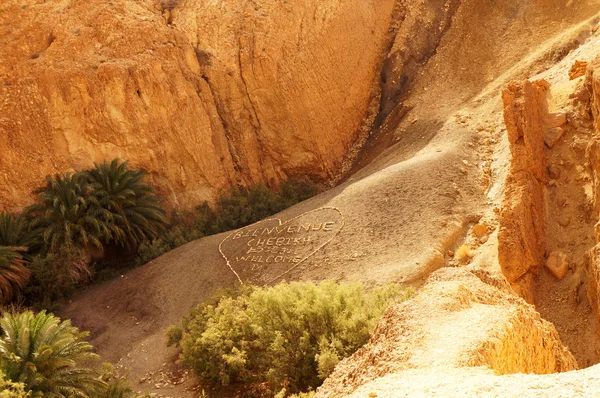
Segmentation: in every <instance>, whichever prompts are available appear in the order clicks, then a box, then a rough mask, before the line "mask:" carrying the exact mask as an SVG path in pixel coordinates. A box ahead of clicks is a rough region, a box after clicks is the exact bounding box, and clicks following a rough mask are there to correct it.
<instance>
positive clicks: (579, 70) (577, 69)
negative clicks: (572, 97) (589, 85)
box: [569, 60, 588, 80]
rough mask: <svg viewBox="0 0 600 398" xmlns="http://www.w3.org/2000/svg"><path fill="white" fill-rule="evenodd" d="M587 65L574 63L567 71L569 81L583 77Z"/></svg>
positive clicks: (585, 63)
mask: <svg viewBox="0 0 600 398" xmlns="http://www.w3.org/2000/svg"><path fill="white" fill-rule="evenodd" d="M587 65H588V63H587V62H585V61H579V60H577V61H575V63H574V64H573V66H571V70H569V80H575V79H577V78H578V77H581V76H584V75H585V70H586V69H587Z"/></svg>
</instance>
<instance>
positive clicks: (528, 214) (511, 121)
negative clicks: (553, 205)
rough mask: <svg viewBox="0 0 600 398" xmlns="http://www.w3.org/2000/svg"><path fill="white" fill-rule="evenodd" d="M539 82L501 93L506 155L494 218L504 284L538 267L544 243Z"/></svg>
mask: <svg viewBox="0 0 600 398" xmlns="http://www.w3.org/2000/svg"><path fill="white" fill-rule="evenodd" d="M546 88H547V86H546V85H545V83H544V82H534V83H531V82H529V81H525V82H523V83H511V84H510V85H509V86H508V88H506V89H505V90H504V92H503V93H502V100H503V102H504V120H505V123H506V131H507V135H508V141H509V147H510V152H511V155H512V157H511V165H510V171H509V175H508V177H507V179H506V192H505V194H504V195H505V196H504V202H503V205H502V212H501V214H500V230H499V232H498V261H499V263H500V266H501V267H502V272H503V273H504V275H505V276H506V279H508V281H509V282H511V283H512V282H515V281H516V280H518V279H519V278H521V277H522V276H523V275H525V274H526V273H527V272H528V271H529V270H530V269H532V268H537V267H539V266H541V265H542V263H543V260H544V249H545V245H544V238H545V232H544V230H545V217H546V213H545V199H544V193H545V184H546V179H547V178H546V166H545V156H544V154H545V146H544V137H545V128H544V125H543V117H542V115H543V113H544V111H545V109H544V108H545V90H546Z"/></svg>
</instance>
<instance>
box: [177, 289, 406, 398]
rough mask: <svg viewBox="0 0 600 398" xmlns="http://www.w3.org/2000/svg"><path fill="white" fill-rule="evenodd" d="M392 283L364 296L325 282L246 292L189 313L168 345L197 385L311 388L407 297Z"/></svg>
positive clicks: (299, 389)
mask: <svg viewBox="0 0 600 398" xmlns="http://www.w3.org/2000/svg"><path fill="white" fill-rule="evenodd" d="M409 295H410V292H409V291H403V290H401V288H400V287H399V286H398V285H387V286H385V287H381V288H376V289H374V290H371V291H366V290H365V289H364V288H363V287H362V285H360V284H357V283H342V284H338V283H335V282H332V281H324V282H321V283H319V284H314V283H311V282H295V283H289V284H288V283H282V284H279V285H277V286H274V287H268V288H248V289H247V290H246V291H244V292H243V293H242V294H240V295H238V296H237V297H236V296H230V295H228V296H225V297H223V298H222V299H220V300H219V301H218V302H217V303H216V304H204V305H200V306H198V307H197V308H195V309H194V310H193V311H192V312H191V313H190V315H189V316H187V317H185V318H184V319H183V322H182V329H181V330H180V331H178V330H177V329H176V328H170V329H169V331H168V337H169V343H174V342H177V340H178V339H180V341H179V344H180V346H181V348H182V355H181V359H182V361H183V363H184V364H186V365H187V366H189V367H190V368H192V369H193V371H194V372H195V374H196V375H197V376H198V377H199V378H200V379H202V380H204V381H208V382H211V383H215V384H221V385H228V384H230V383H265V382H267V383H269V385H270V386H271V388H272V391H275V392H277V391H280V390H281V389H282V388H285V389H286V391H289V392H292V393H295V392H301V391H306V390H308V389H310V388H316V387H317V386H319V385H320V384H321V383H322V381H323V380H324V379H325V378H326V377H327V376H328V375H329V374H330V373H331V371H332V370H333V368H334V367H335V365H336V364H337V363H338V362H339V361H340V360H341V359H343V358H346V357H348V356H349V355H351V354H352V353H354V352H355V351H356V350H357V349H358V348H359V347H361V346H362V345H364V344H365V343H366V342H367V341H368V339H369V334H370V332H371V331H372V329H373V327H374V325H375V323H376V321H377V320H378V319H379V317H380V316H381V315H382V314H383V311H384V310H385V308H387V307H388V306H389V305H390V304H391V303H393V302H398V301H401V300H403V299H406V298H407V297H409Z"/></svg>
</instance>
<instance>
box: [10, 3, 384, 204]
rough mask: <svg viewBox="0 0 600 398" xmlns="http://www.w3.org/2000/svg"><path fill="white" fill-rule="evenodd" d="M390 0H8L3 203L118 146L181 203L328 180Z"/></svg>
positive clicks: (364, 87)
mask: <svg viewBox="0 0 600 398" xmlns="http://www.w3.org/2000/svg"><path fill="white" fill-rule="evenodd" d="M394 3H395V2H394V1H393V0H384V1H375V0H369V1H364V0H352V1H345V2H342V3H338V2H322V1H318V0H303V1H296V2H292V3H289V2H287V3H285V2H280V1H274V0H261V1H258V2H252V3H251V2H239V1H228V0H223V1H217V2H196V1H171V2H164V1H163V2H155V1H150V0H142V1H135V2H132V1H126V0H118V1H111V2H107V1H101V0H92V1H89V0H73V1H71V2H66V3H65V2H59V1H46V2H40V1H33V0H32V1H28V2H26V3H25V4H23V2H19V1H16V0H7V1H3V2H2V4H1V5H0V37H2V46H0V95H1V98H0V151H1V156H0V210H2V209H16V208H17V209H18V208H20V207H22V206H24V205H26V204H28V202H29V201H30V200H31V199H30V196H29V193H30V191H31V189H32V188H34V187H36V186H38V185H39V184H40V182H41V181H42V179H43V178H44V176H46V175H48V174H53V173H57V172H64V171H66V170H68V169H70V168H77V169H79V168H85V167H89V166H91V165H92V163H93V162H94V161H101V160H103V159H105V158H114V157H120V158H124V159H129V160H130V162H131V164H132V165H133V166H134V167H141V168H144V169H146V170H147V171H149V172H150V173H151V176H152V179H153V182H154V183H155V184H156V185H157V186H158V187H159V193H161V194H162V195H164V196H165V197H166V198H167V200H168V202H169V203H170V204H172V205H176V206H181V207H190V206H193V205H195V204H197V203H198V202H199V201H201V200H206V199H211V198H212V197H214V195H215V194H216V193H217V192H218V190H219V189H220V188H223V187H226V186H229V185H236V184H242V185H245V184H251V183H256V182H259V181H263V182H266V183H267V184H271V185H277V184H278V183H279V182H282V181H284V180H286V179H287V178H288V177H291V176H300V175H308V176H311V177H313V178H316V179H328V178H329V177H331V176H332V175H333V174H334V173H335V172H336V170H337V169H338V167H339V165H340V163H341V162H342V160H343V158H344V155H345V153H346V151H347V150H348V149H349V148H350V146H351V145H352V144H353V142H354V141H355V139H356V137H357V134H358V131H359V128H360V127H361V123H362V121H363V118H364V117H365V114H366V112H367V109H368V107H369V104H370V101H371V99H372V93H371V87H372V86H373V83H374V82H375V81H376V80H377V78H378V74H379V71H380V64H381V63H382V62H383V56H384V53H385V50H386V46H387V45H388V44H387V43H388V42H389V38H388V36H389V35H388V29H389V25H390V21H391V18H392V10H393V7H394Z"/></svg>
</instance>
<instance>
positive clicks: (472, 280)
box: [316, 268, 578, 397]
mask: <svg viewBox="0 0 600 398" xmlns="http://www.w3.org/2000/svg"><path fill="white" fill-rule="evenodd" d="M498 285H499V286H500V288H496V287H493V286H491V285H489V284H487V283H484V282H482V281H481V280H480V279H479V278H478V277H476V276H475V275H474V274H473V273H471V272H469V271H467V270H464V269H451V268H444V269H441V270H439V271H436V272H435V273H434V274H432V275H431V277H430V278H429V280H428V282H427V284H426V285H425V286H424V287H423V288H422V289H421V290H420V291H419V293H418V294H417V296H415V297H414V298H412V299H411V300H409V301H406V302H404V303H402V304H399V305H397V306H395V307H392V308H390V309H389V310H388V311H387V313H386V314H385V315H384V317H383V319H382V320H381V321H380V322H379V324H378V325H377V327H376V328H375V331H374V332H373V333H372V334H371V341H370V342H369V343H368V344H367V345H365V346H364V347H363V348H361V349H360V350H359V351H357V352H356V353H355V354H354V355H353V356H351V357H350V358H347V359H345V360H343V361H342V362H341V363H340V364H339V365H338V366H337V367H336V368H335V370H334V372H333V374H332V375H331V376H330V377H329V378H328V379H327V380H325V382H324V384H323V385H322V386H321V387H320V388H319V389H317V394H316V397H342V396H347V395H349V394H351V393H353V392H355V391H356V390H357V388H359V387H360V386H362V385H368V384H367V383H370V382H371V381H373V380H377V379H382V378H384V377H386V376H387V375H393V374H397V375H398V376H399V377H404V375H405V374H406V373H409V374H410V372H409V371H410V370H415V369H419V372H418V374H423V373H427V372H429V371H431V370H433V369H446V370H447V369H455V368H472V367H486V368H488V369H490V370H493V372H494V373H496V374H512V373H518V372H521V373H537V374H548V373H555V372H563V371H568V370H574V369H577V368H578V367H577V362H576V361H575V358H573V356H572V355H571V353H570V352H569V351H568V350H567V349H566V348H565V347H564V346H563V345H562V343H561V341H560V338H559V336H558V333H557V332H556V329H555V328H554V326H552V324H550V323H549V322H547V321H545V320H543V319H541V317H540V315H539V314H538V313H537V312H536V311H535V309H534V307H533V306H531V305H529V304H527V303H525V301H523V300H522V299H520V298H518V297H516V296H515V295H514V294H513V293H512V292H510V288H509V287H508V285H504V286H503V285H502V283H501V282H499V283H498ZM456 336H460V338H459V339H457V338H456ZM442 352H443V355H440V354H441V353H442ZM413 374H414V373H413ZM401 375H402V376H401ZM388 377H389V376H388ZM400 384H403V383H400ZM421 387H423V386H421ZM395 388H398V384H396V385H395V386H389V388H388V389H387V392H388V393H389V394H390V395H389V396H395V395H393V393H392V392H393V391H394V389H395ZM378 391H379V390H378ZM383 391H386V389H383ZM362 392H363V393H364V392H365V390H364V389H362ZM367 393H368V392H367ZM357 396H365V395H357ZM378 396H379V395H378Z"/></svg>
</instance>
